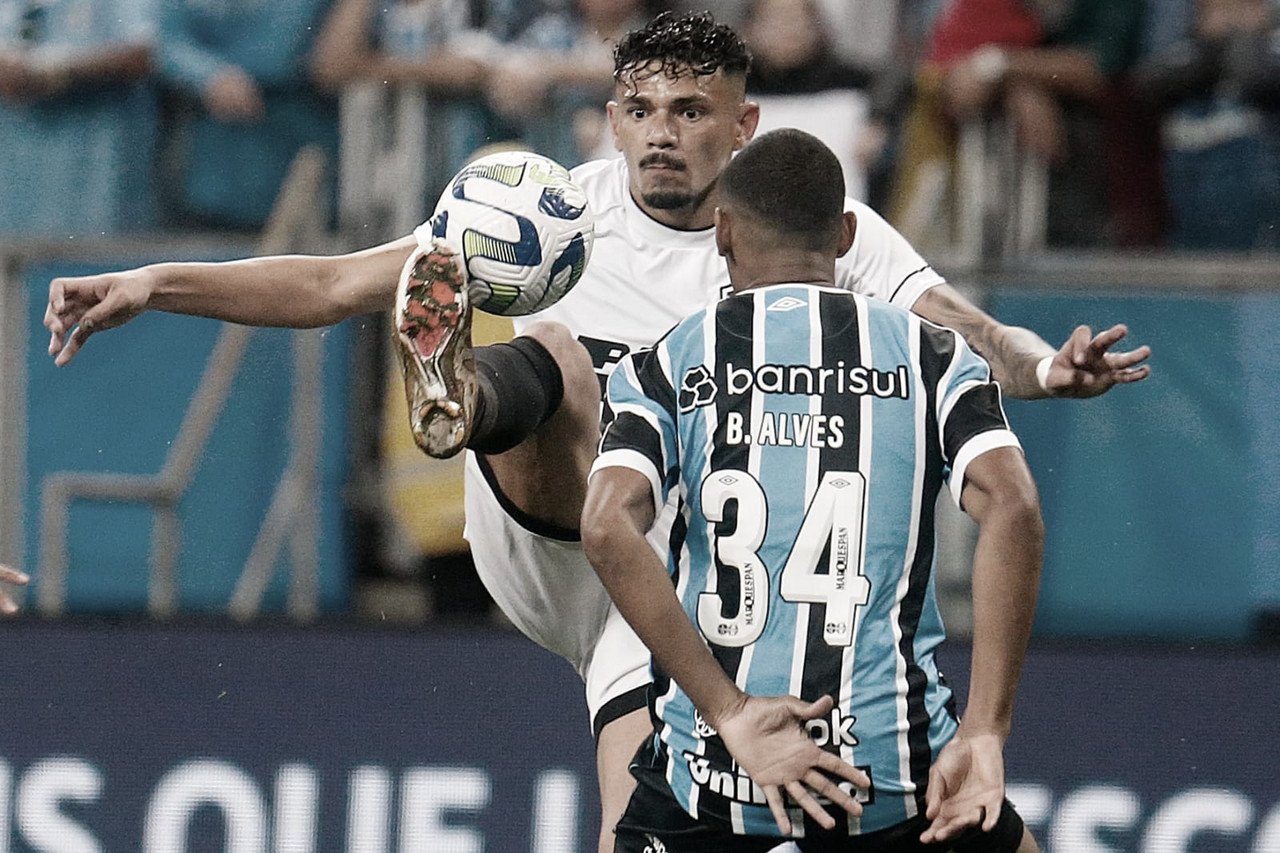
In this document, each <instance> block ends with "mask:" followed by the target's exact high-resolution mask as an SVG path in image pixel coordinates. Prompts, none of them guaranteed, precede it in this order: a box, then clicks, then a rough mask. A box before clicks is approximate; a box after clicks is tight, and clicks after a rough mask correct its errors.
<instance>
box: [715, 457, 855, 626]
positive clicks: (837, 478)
mask: <svg viewBox="0 0 1280 853" xmlns="http://www.w3.org/2000/svg"><path fill="white" fill-rule="evenodd" d="M866 495H867V481H866V479H865V478H863V476H862V475H861V474H860V473H858V472H857V471H827V472H826V473H824V474H823V475H822V482H821V483H820V484H819V485H818V490H817V492H816V493H815V494H814V496H813V500H812V501H810V503H809V509H808V510H807V511H806V512H805V516H804V521H803V522H802V523H801V525H800V530H799V532H798V533H797V534H796V538H795V541H794V542H793V543H792V545H791V552H790V553H789V554H788V555H787V561H786V563H785V564H784V565H783V567H782V577H781V589H780V590H779V594H780V595H781V597H782V599H783V600H784V601H790V602H795V603H802V602H803V603H810V604H821V605H825V606H826V608H827V609H826V615H825V618H824V619H823V630H822V636H823V639H824V640H825V641H826V642H827V643H828V644H829V645H832V646H848V645H852V643H853V637H854V629H855V627H856V617H857V611H858V607H859V606H860V605H863V604H866V603H867V601H868V600H869V599H870V596H871V583H870V581H868V580H867V578H866V576H865V575H864V574H863V573H862V560H863V552H864V549H865V544H866V536H865V532H864V528H863V516H864V510H865V506H866ZM701 499H702V512H703V515H705V516H706V518H707V520H708V521H710V522H712V523H719V522H722V521H724V517H725V509H726V507H727V506H728V505H729V503H730V501H736V502H737V508H738V513H737V515H738V518H737V524H736V525H735V526H734V529H733V532H732V533H729V534H728V535H726V536H715V537H714V547H715V556H716V560H715V562H714V563H713V565H712V567H711V576H710V577H709V578H708V586H709V587H711V588H712V589H713V590H715V591H709V592H704V593H701V594H700V595H699V596H698V627H699V628H701V629H702V633H703V634H704V635H706V637H707V639H708V640H710V641H711V642H713V643H716V644H717V645H721V646H747V645H750V644H751V643H754V642H755V641H756V640H758V639H760V635H761V634H762V633H763V632H764V625H765V621H766V620H767V618H768V615H769V601H770V591H769V584H770V581H769V572H768V569H766V568H765V565H764V563H763V561H762V560H761V559H760V555H759V553H758V552H759V550H760V545H761V543H763V542H764V535H765V528H766V527H767V524H768V516H769V503H768V500H767V499H766V498H765V494H764V489H763V488H761V486H760V482H759V481H758V480H756V478H755V477H752V476H751V475H750V474H748V473H747V472H745V471H732V470H723V471H713V472H711V473H710V474H708V475H707V476H706V478H705V479H704V480H703V481H702V492H701ZM824 553H825V554H826V555H827V559H826V565H825V568H826V571H825V572H819V571H818V569H819V568H820V563H821V560H822V556H823V554H824ZM722 571H734V572H737V575H738V578H737V579H738V584H737V587H738V602H737V603H738V607H737V612H736V614H735V615H733V616H724V615H723V613H724V609H725V608H724V606H723V605H724V603H725V602H724V600H723V596H722V595H721V593H720V592H719V590H720V587H721V583H720V580H721V578H720V573H721V572H722Z"/></svg>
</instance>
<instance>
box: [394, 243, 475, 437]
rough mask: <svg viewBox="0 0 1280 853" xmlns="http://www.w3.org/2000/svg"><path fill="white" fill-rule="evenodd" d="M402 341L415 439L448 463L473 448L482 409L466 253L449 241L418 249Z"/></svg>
mask: <svg viewBox="0 0 1280 853" xmlns="http://www.w3.org/2000/svg"><path fill="white" fill-rule="evenodd" d="M395 338H396V343H397V344H399V347H400V359H401V361H402V363H403V366H404V391H405V396H406V397H407V399H408V401H409V425H410V428H411V429H412V430H413V440H414V441H415V442H416V443H417V445H418V447H420V448H421V449H422V451H423V452H424V453H426V454H427V455H428V456H434V457H436V458H437V459H447V458H448V457H450V456H453V455H454V454H456V453H457V452H458V451H460V450H462V448H463V447H465V446H466V444H467V439H468V438H469V437H470V435H471V414H472V412H473V411H474V410H475V401H476V371H475V359H474V357H473V356H472V352H471V305H470V302H469V300H468V299H467V286H466V275H465V274H464V272H463V270H462V264H461V261H460V259H459V257H458V253H457V252H456V251H454V250H453V249H452V248H450V247H449V245H448V244H446V243H444V242H443V241H441V240H433V241H432V242H431V245H430V246H423V247H421V248H419V249H418V250H416V251H415V252H414V254H413V257H412V258H410V260H409V262H408V263H406V264H405V270H404V272H403V273H401V275H400V284H399V286H398V288H397V289H396V313H395Z"/></svg>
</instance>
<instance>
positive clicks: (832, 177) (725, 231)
mask: <svg viewBox="0 0 1280 853" xmlns="http://www.w3.org/2000/svg"><path fill="white" fill-rule="evenodd" d="M716 225H717V230H716V242H717V245H718V246H719V248H720V253H721V254H722V255H725V256H726V257H727V258H729V261H730V276H731V277H732V278H733V279H734V286H735V287H737V286H738V285H739V280H738V279H739V277H738V276H735V275H734V263H735V260H736V261H743V260H744V259H746V258H750V260H749V261H748V262H747V265H748V266H751V267H752V270H751V271H750V272H751V274H752V275H753V276H754V275H755V273H759V272H761V269H762V268H763V267H765V266H768V267H769V268H771V269H778V270H782V269H788V270H790V272H788V273H786V274H785V275H784V276H783V277H782V278H781V279H779V280H785V279H787V278H789V279H790V280H793V281H806V280H817V279H816V278H801V277H800V276H802V275H805V274H806V273H805V269H804V268H805V267H807V266H808V265H813V267H814V268H815V269H821V270H827V268H828V267H830V268H831V269H832V270H833V269H834V264H835V259H836V256H837V255H841V254H843V253H844V252H846V251H848V250H849V247H850V246H851V245H852V243H853V234H854V228H855V227H856V220H855V219H854V218H853V216H852V214H846V213H845V210H844V173H843V172H842V171H841V169H840V161H839V160H837V159H836V155H835V154H833V153H831V149H830V148H828V147H827V146H826V145H824V144H823V143H822V141H821V140H819V139H818V138H817V137H815V136H812V135H810V134H808V133H805V132H804V131H802V130H795V129H792V128H787V129H784V130H775V131H771V132H769V133H766V134H764V135H763V136H760V137H759V138H757V139H756V140H755V141H753V142H752V143H751V144H750V145H748V146H747V147H746V148H744V149H743V150H742V153H740V154H739V155H738V156H737V157H735V158H733V162H731V163H730V164H729V165H728V166H726V167H725V170H724V173H723V174H722V175H721V176H720V187H719V193H718V209H717V215H716ZM765 278H768V275H766V276H765ZM754 283H760V279H759V277H758V276H755V277H754V278H753V280H752V281H751V282H749V283H747V285H746V286H750V284H754Z"/></svg>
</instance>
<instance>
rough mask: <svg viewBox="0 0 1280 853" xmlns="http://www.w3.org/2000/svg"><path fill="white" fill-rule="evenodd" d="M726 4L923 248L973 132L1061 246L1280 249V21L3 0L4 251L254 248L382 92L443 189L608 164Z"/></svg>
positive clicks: (471, 0) (864, 187) (442, 3)
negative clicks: (621, 120)
mask: <svg viewBox="0 0 1280 853" xmlns="http://www.w3.org/2000/svg"><path fill="white" fill-rule="evenodd" d="M704 8H706V9H709V10H710V11H711V12H713V13H714V14H715V16H716V17H717V19H718V20H722V21H724V22H727V23H730V24H732V25H734V26H735V27H736V28H738V31H739V32H740V33H741V34H742V35H743V36H744V37H745V38H746V40H747V42H748V44H749V46H750V47H751V49H752V51H753V53H754V55H755V60H756V64H755V69H754V71H753V73H752V75H751V78H750V80H749V93H750V94H751V95H752V97H754V98H756V99H757V100H760V101H761V103H762V106H763V110H762V112H763V115H764V123H765V125H766V126H767V127H773V126H779V125H792V126H800V127H803V128H805V129H808V130H810V131H813V132H816V133H818V134H819V135H821V136H822V137H823V138H824V139H826V141H827V142H828V143H829V144H830V145H831V146H832V147H833V149H835V150H836V151H837V153H838V154H839V156H840V157H841V160H842V162H843V163H844V165H845V169H846V175H847V178H848V184H849V188H850V192H851V194H852V195H855V196H859V197H861V198H863V199H865V200H867V201H869V202H870V203H871V204H872V205H873V206H876V207H878V208H879V209H881V210H883V211H884V212H885V213H886V214H887V215H888V216H889V217H890V219H891V220H892V221H893V222H894V223H895V224H896V225H897V226H898V227H899V228H900V229H901V230H903V231H904V233H906V234H907V236H908V237H909V238H911V239H912V240H914V241H916V242H917V244H918V245H920V247H921V248H922V249H923V250H925V251H928V249H929V246H930V245H931V244H932V243H934V242H937V237H938V235H939V234H945V232H946V230H947V229H948V228H951V227H953V221H952V215H953V212H954V208H955V207H956V206H957V205H958V204H960V203H962V202H961V201H958V200H957V199H958V196H957V193H956V192H955V191H954V172H955V169H956V163H957V158H956V150H957V143H958V140H960V139H962V136H961V133H960V131H961V130H962V129H963V128H964V127H965V126H967V125H972V124H974V123H983V124H986V125H988V126H990V125H991V124H993V123H994V124H996V125H998V126H999V127H1001V128H1003V132H1004V134H1005V137H1004V138H1007V139H1009V140H1011V142H1012V144H1014V145H1016V146H1017V148H1018V150H1019V151H1020V152H1021V156H1023V157H1024V158H1026V159H1028V160H1029V161H1031V162H1032V163H1034V164H1036V165H1038V166H1042V167H1044V169H1043V173H1044V174H1045V175H1046V176H1047V187H1046V194H1047V199H1048V203H1047V204H1046V205H1045V206H1044V207H1045V214H1046V217H1047V222H1046V223H1045V232H1046V235H1047V241H1046V242H1047V245H1048V246H1049V247H1050V248H1130V247H1171V248H1187V249H1205V250H1235V251H1249V250H1266V249H1277V248H1280V228H1278V227H1277V225H1278V223H1280V2H1276V0H701V2H699V3H682V2H661V0H0V150H3V151H4V152H5V155H6V156H5V157H4V158H3V159H2V160H0V234H2V235H3V236H8V237H32V236H43V237H54V238H66V237H72V236H74V237H79V236H82V235H83V236H94V235H108V236H112V235H122V234H130V233H137V232H152V231H156V230H163V231H182V230H188V229H201V230H207V229H227V230H239V231H246V232H248V231H254V230H256V229H258V228H260V227H261V225H262V224H263V222H264V220H265V218H266V215H267V212H268V211H269V209H270V206H271V202H272V200H273V198H274V196H275V194H276V191H277V190H278V188H279V185H280V183H281V181H282V179H283V176H284V174H285V171H286V168H287V165H288V163H289V162H290V160H291V158H292V156H293V155H294V154H295V152H296V151H297V150H298V149H299V148H300V147H301V146H303V145H307V144H312V143H315V144H319V145H321V146H323V147H324V148H325V149H327V150H329V151H330V152H333V153H335V161H336V151H337V146H338V144H339V127H340V125H339V98H340V96H341V93H342V91H343V90H344V88H346V87H348V86H350V85H352V84H356V83H360V82H366V83H367V82H374V83H377V84H382V85H388V86H390V85H398V84H410V85H416V86H419V87H422V88H424V89H425V90H426V91H427V92H428V93H430V94H431V95H432V103H433V109H434V112H433V115H434V116H437V117H444V119H445V121H446V123H447V136H448V140H449V144H448V145H447V146H445V148H446V149H447V150H435V151H424V152H423V156H424V157H429V158H436V159H438V160H441V161H442V162H445V164H446V165H447V167H448V168H447V170H446V174H447V173H448V172H450V171H452V169H454V168H456V167H457V166H458V165H460V164H461V163H462V162H463V160H464V159H465V157H466V156H467V155H468V154H469V153H470V152H471V151H473V150H474V149H476V148H479V147H481V146H483V145H486V144H492V143H497V142H503V141H508V140H519V141H521V142H522V143H524V144H526V145H528V146H530V147H533V148H535V149H536V150H539V151H541V152H543V153H546V154H548V155H550V156H553V157H555V158H556V159H558V160H560V161H562V162H564V163H565V164H566V165H574V164H576V163H579V162H582V161H584V160H587V159H591V158H594V157H598V156H611V155H612V154H613V150H612V143H611V139H610V135H609V132H608V127H607V123H606V121H605V116H604V111H603V109H602V108H601V107H602V104H603V103H604V101H606V100H607V99H608V97H609V96H610V93H611V89H612V87H611V83H612V81H611V67H612V66H611V56H610V50H611V45H612V42H613V40H615V39H617V38H618V36H620V35H621V34H622V33H623V32H625V31H626V30H627V29H629V28H631V27H633V26H635V25H637V24H639V23H641V22H642V21H644V20H645V19H646V18H647V17H649V16H651V15H653V14H655V13H656V12H659V11H662V10H664V9H673V10H675V11H686V10H689V9H704ZM346 132H350V131H349V129H347V131H346ZM961 198H962V197H961Z"/></svg>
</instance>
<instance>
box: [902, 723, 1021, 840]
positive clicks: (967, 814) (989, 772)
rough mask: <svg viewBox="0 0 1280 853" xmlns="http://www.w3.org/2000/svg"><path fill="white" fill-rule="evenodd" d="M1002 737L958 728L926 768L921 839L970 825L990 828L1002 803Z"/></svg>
mask: <svg viewBox="0 0 1280 853" xmlns="http://www.w3.org/2000/svg"><path fill="white" fill-rule="evenodd" d="M1003 753H1004V741H1003V739H1002V738H1000V737H999V736H998V735H994V734H980V735H971V736H966V735H964V734H962V733H959V732H957V733H956V736H955V737H954V738H952V739H951V742H950V743H949V744H947V745H946V746H944V747H943V748H942V752H940V753H938V760H937V761H935V762H934V763H933V767H932V768H930V770H929V790H928V792H927V794H926V796H925V817H927V818H928V819H929V820H930V821H931V822H930V824H929V828H928V829H926V830H925V831H924V834H922V835H921V836H920V840H921V841H922V842H924V843H925V844H933V843H935V842H942V841H947V840H948V839H951V838H954V837H955V836H956V835H958V834H959V833H961V832H963V831H964V830H966V829H968V828H969V827H972V826H980V827H982V831H983V832H990V831H991V830H992V829H994V828H995V825H996V821H997V820H999V818H1000V809H1001V808H1002V807H1003V806H1004V754H1003Z"/></svg>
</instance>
